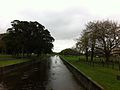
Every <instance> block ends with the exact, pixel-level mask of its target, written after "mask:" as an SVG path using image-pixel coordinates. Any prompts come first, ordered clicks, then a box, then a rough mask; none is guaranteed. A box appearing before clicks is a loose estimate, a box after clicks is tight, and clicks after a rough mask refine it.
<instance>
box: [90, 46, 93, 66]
mask: <svg viewBox="0 0 120 90" xmlns="http://www.w3.org/2000/svg"><path fill="white" fill-rule="evenodd" d="M93 57H94V45H93V44H92V49H91V61H90V64H93V66H94V62H93Z"/></svg>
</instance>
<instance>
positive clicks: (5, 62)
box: [0, 59, 29, 67]
mask: <svg viewBox="0 0 120 90" xmlns="http://www.w3.org/2000/svg"><path fill="white" fill-rule="evenodd" d="M27 61H29V60H28V59H15V60H0V67H3V66H8V65H13V64H18V63H22V62H27Z"/></svg>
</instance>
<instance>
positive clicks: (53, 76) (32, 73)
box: [0, 55, 83, 90]
mask: <svg viewBox="0 0 120 90" xmlns="http://www.w3.org/2000/svg"><path fill="white" fill-rule="evenodd" d="M16 68H17V67H16ZM3 70H4V69H3ZM0 90H83V89H82V88H81V86H80V85H79V84H78V83H77V81H76V79H75V78H74V76H73V75H72V73H71V72H70V71H69V70H68V68H67V67H66V66H65V65H64V64H63V62H62V60H61V59H60V58H59V56H57V55H56V56H51V57H49V58H48V59H47V60H43V61H40V62H38V63H32V62H31V64H30V65H29V66H26V67H23V68H19V69H18V70H17V71H13V72H11V73H8V74H3V75H2V74H1V76H0Z"/></svg>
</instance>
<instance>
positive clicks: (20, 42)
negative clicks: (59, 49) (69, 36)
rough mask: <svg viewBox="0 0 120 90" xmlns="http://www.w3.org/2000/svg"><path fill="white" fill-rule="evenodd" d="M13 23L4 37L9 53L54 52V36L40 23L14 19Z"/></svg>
mask: <svg viewBox="0 0 120 90" xmlns="http://www.w3.org/2000/svg"><path fill="white" fill-rule="evenodd" d="M11 25H12V27H11V28H8V30H7V33H6V35H5V37H4V38H3V40H4V41H5V44H6V52H7V53H10V54H14V55H19V54H23V55H24V53H27V54H28V55H31V54H32V53H35V54H37V55H39V54H41V53H50V52H52V48H53V44H52V42H53V41H54V38H53V37H52V36H51V34H50V32H49V31H48V30H47V29H45V27H44V26H43V25H41V24H40V23H38V22H36V21H35V22H31V21H30V22H28V21H19V20H14V21H12V22H11Z"/></svg>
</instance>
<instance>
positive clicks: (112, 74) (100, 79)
mask: <svg viewBox="0 0 120 90" xmlns="http://www.w3.org/2000/svg"><path fill="white" fill-rule="evenodd" d="M62 57H63V58H64V59H65V60H67V61H68V62H70V63H71V64H73V65H74V66H75V67H77V68H78V69H79V70H80V71H82V72H84V73H85V74H86V75H87V76H89V77H91V78H92V79H93V80H94V81H96V82H97V83H98V84H100V85H101V86H103V87H104V88H105V90H120V80H117V79H116V77H117V75H120V72H118V71H117V70H114V69H111V68H106V67H102V66H95V67H92V66H90V65H88V64H86V63H85V62H81V61H82V60H84V59H85V58H84V57H83V56H82V57H79V56H62ZM79 58H80V59H79Z"/></svg>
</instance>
